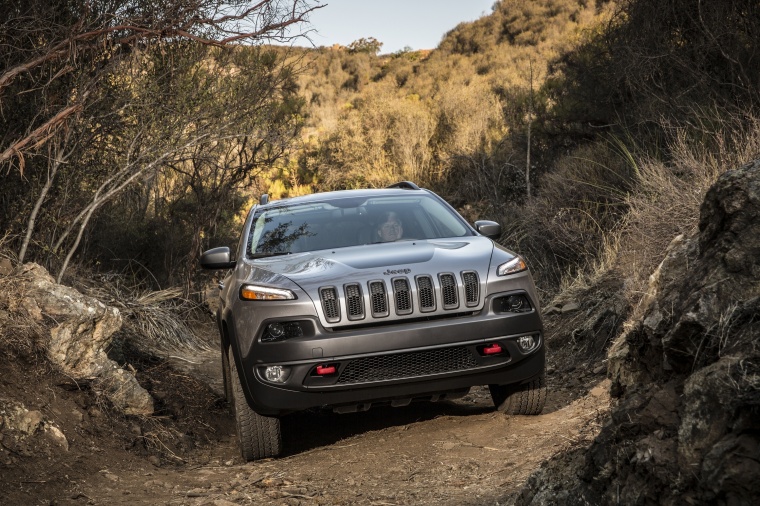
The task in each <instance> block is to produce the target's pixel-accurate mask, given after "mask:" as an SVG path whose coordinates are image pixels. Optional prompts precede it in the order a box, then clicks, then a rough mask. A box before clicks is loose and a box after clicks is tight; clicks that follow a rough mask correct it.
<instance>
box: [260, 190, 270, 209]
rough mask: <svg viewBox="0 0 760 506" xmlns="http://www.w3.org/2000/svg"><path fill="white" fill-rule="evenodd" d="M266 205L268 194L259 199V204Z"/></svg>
mask: <svg viewBox="0 0 760 506" xmlns="http://www.w3.org/2000/svg"><path fill="white" fill-rule="evenodd" d="M268 203H269V194H267V193H265V194H264V195H262V196H261V198H260V199H259V204H260V205H262V206H263V205H264V204H268Z"/></svg>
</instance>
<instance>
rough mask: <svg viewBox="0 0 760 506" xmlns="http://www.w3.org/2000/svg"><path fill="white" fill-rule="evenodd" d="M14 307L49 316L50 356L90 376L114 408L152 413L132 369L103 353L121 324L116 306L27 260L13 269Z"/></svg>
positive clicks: (78, 376) (79, 377) (75, 373)
mask: <svg viewBox="0 0 760 506" xmlns="http://www.w3.org/2000/svg"><path fill="white" fill-rule="evenodd" d="M14 275H15V276H16V277H17V281H18V292H19V294H20V298H19V299H18V309H19V310H22V311H24V312H25V313H27V314H28V315H29V316H30V317H31V318H33V319H35V320H37V321H47V322H51V324H50V325H47V326H48V327H52V328H51V330H50V340H49V342H48V343H47V346H46V350H47V355H48V358H49V359H50V361H51V362H52V363H53V364H55V365H56V366H58V367H59V368H60V369H61V371H62V372H63V373H64V374H66V375H67V376H70V377H71V378H73V379H74V380H76V381H90V382H92V385H93V388H95V389H96V391H99V392H102V393H103V394H104V395H105V396H106V398H107V399H108V400H109V401H111V403H112V404H113V405H114V407H116V408H117V409H119V410H121V411H123V412H124V413H126V414H130V415H150V414H152V413H153V410H154V406H153V398H152V397H151V396H150V394H149V393H148V392H147V391H146V390H145V389H143V388H142V387H141V386H140V385H139V384H138V382H137V380H136V379H135V377H134V375H133V374H131V373H129V372H128V371H125V370H124V369H122V368H120V367H119V366H118V364H116V362H114V361H113V360H111V359H109V358H108V356H107V355H106V349H107V348H108V346H109V344H110V342H111V339H112V336H113V334H114V333H115V332H116V331H118V330H119V329H120V328H121V325H122V319H121V315H120V314H119V310H118V309H116V308H113V307H108V306H106V305H105V304H103V303H102V302H100V301H98V300H96V299H94V298H92V297H88V296H86V295H83V294H82V293H80V292H78V291H77V290H75V289H73V288H70V287H67V286H63V285H59V284H57V283H56V282H55V281H54V280H53V278H52V277H51V276H50V274H48V272H47V271H46V270H45V269H44V268H43V267H41V266H39V265H37V264H34V263H28V264H25V265H23V266H22V267H20V269H19V270H18V271H17V273H15V274H14Z"/></svg>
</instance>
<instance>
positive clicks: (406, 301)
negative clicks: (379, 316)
mask: <svg viewBox="0 0 760 506" xmlns="http://www.w3.org/2000/svg"><path fill="white" fill-rule="evenodd" d="M393 295H394V296H395V298H396V314H400V315H405V314H410V313H411V312H412V294H411V293H410V289H409V280H407V279H406V278H396V279H394V280H393Z"/></svg>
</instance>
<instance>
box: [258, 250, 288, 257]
mask: <svg viewBox="0 0 760 506" xmlns="http://www.w3.org/2000/svg"><path fill="white" fill-rule="evenodd" d="M282 255H290V251H277V252H272V253H253V254H252V255H251V258H266V257H279V256H282Z"/></svg>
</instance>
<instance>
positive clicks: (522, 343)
mask: <svg viewBox="0 0 760 506" xmlns="http://www.w3.org/2000/svg"><path fill="white" fill-rule="evenodd" d="M537 344H538V341H536V339H535V338H534V337H533V336H521V337H518V338H517V346H519V347H520V351H521V352H523V353H528V352H529V351H533V350H534V349H535V347H536V345H537Z"/></svg>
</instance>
